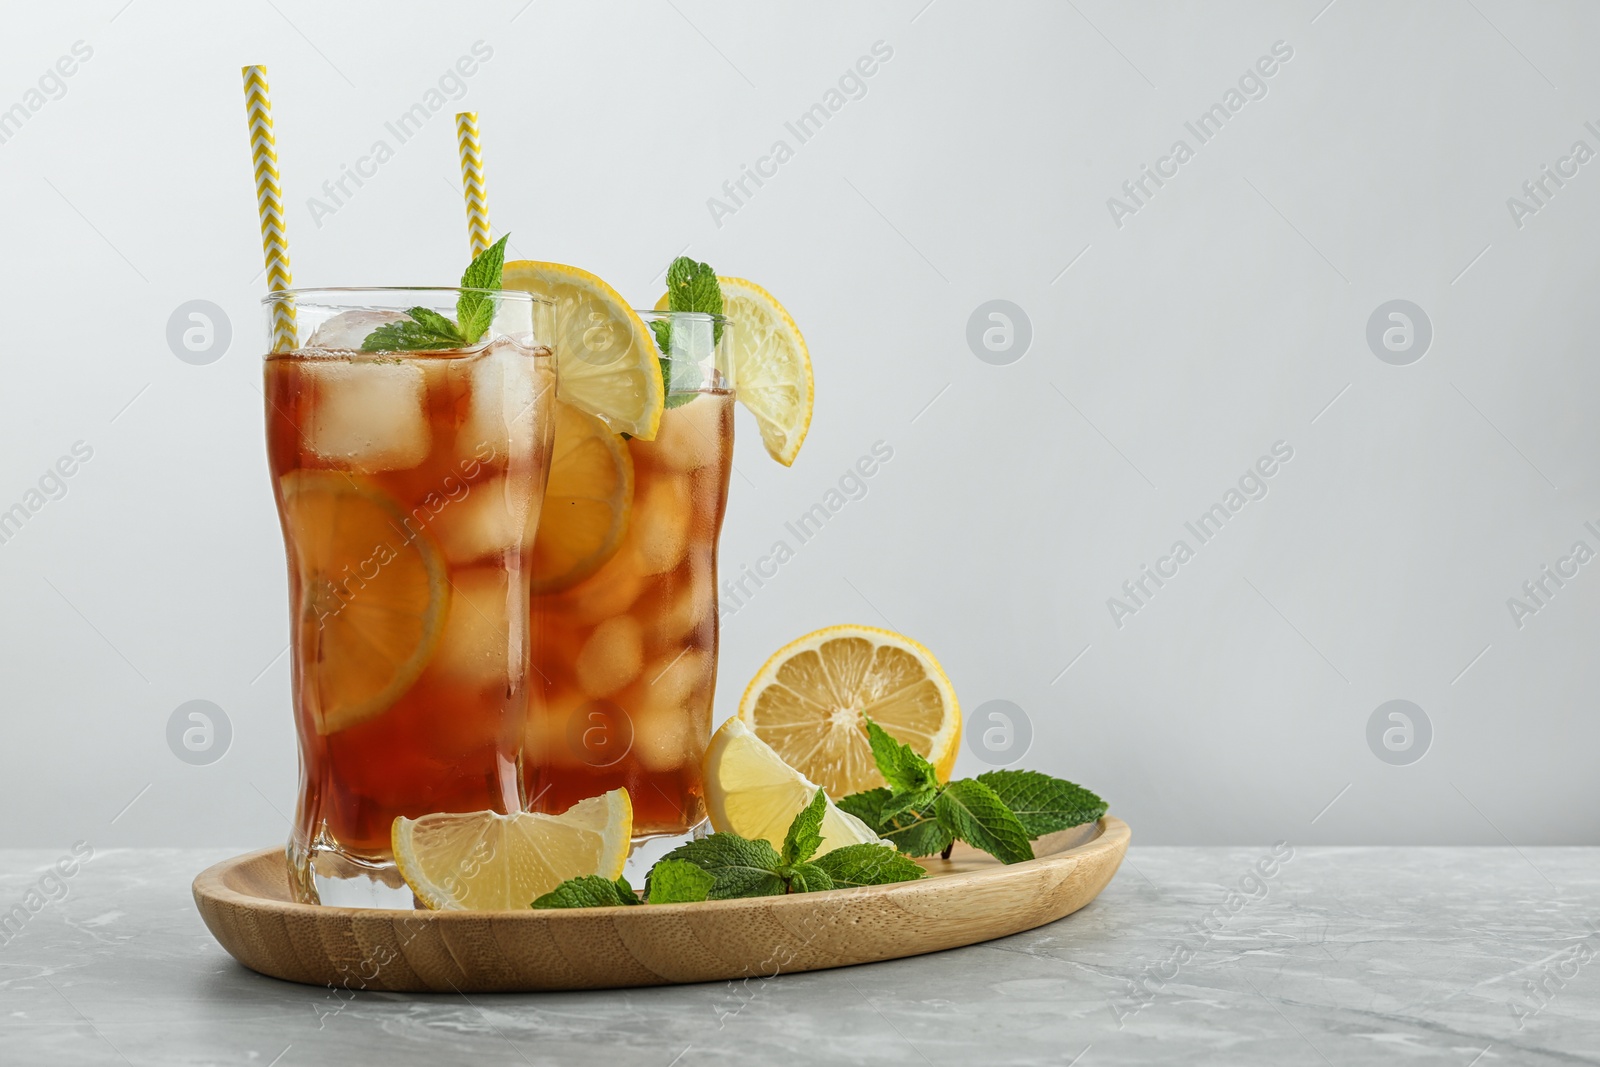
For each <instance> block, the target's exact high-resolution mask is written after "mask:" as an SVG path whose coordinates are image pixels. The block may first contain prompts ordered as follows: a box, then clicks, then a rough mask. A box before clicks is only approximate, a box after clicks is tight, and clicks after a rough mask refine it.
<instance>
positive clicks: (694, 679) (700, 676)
mask: <svg viewBox="0 0 1600 1067" xmlns="http://www.w3.org/2000/svg"><path fill="white" fill-rule="evenodd" d="M643 678H644V682H645V686H644V695H645V699H646V701H647V702H648V703H649V704H650V706H651V707H652V708H653V709H655V710H657V711H660V712H662V713H667V712H681V711H683V709H684V708H686V707H687V706H688V704H689V698H690V697H692V696H693V695H694V693H695V691H696V690H697V689H700V688H702V687H706V686H709V685H710V683H711V681H712V673H711V654H710V653H709V652H706V651H705V650H703V649H698V648H691V649H688V650H686V651H679V652H676V653H673V654H671V655H661V656H657V657H656V658H655V659H654V660H652V661H651V662H650V665H649V667H647V668H646V669H645V671H644V675H643Z"/></svg>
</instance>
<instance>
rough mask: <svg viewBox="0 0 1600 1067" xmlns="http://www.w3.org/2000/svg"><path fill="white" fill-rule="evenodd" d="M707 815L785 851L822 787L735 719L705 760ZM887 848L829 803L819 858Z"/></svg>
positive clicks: (718, 825)
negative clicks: (850, 848) (793, 827)
mask: <svg viewBox="0 0 1600 1067" xmlns="http://www.w3.org/2000/svg"><path fill="white" fill-rule="evenodd" d="M705 788H706V811H707V814H709V815H710V816H711V827H712V829H714V830H722V831H724V832H727V833H734V834H738V835H739V836H740V837H744V838H748V839H750V840H752V841H754V840H755V839H757V838H766V839H767V841H769V842H771V844H772V847H773V848H776V849H781V848H782V847H783V838H784V835H785V834H787V833H788V832H789V824H790V823H791V822H793V821H794V817H795V816H796V815H798V814H800V812H801V810H802V809H803V808H804V807H805V806H806V805H807V804H809V803H811V799H812V798H813V797H815V796H816V795H817V785H816V783H815V782H813V781H811V780H810V779H809V778H807V777H806V776H805V775H803V774H801V773H800V772H799V771H797V770H795V769H794V768H793V767H791V766H789V765H788V764H787V763H785V762H783V760H782V759H780V758H779V757H778V754H777V753H776V752H774V751H773V750H772V748H771V746H769V745H768V744H767V743H766V742H765V741H763V740H761V738H759V737H757V736H756V733H755V731H754V730H752V729H750V727H749V725H748V724H747V723H745V722H744V720H742V719H729V720H728V721H727V722H725V723H723V724H722V727H721V729H719V730H718V731H717V732H716V733H715V734H712V735H711V744H710V746H709V747H708V748H707V749H706V758H705ZM876 844H885V845H889V846H890V847H891V848H892V847H893V842H890V841H882V840H880V839H879V837H878V835H877V834H875V833H873V832H872V829H871V827H869V826H868V825H867V824H866V823H864V822H862V821H861V820H860V819H858V818H856V817H855V816H854V815H851V814H850V813H849V812H845V811H840V810H839V809H838V808H836V807H834V805H833V801H832V800H830V801H828V807H827V810H826V811H825V812H824V813H823V816H822V847H821V848H819V849H817V855H819V856H820V855H822V854H823V853H824V852H832V851H833V850H834V849H836V848H843V847H844V846H845V845H876Z"/></svg>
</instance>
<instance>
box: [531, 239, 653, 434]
mask: <svg viewBox="0 0 1600 1067" xmlns="http://www.w3.org/2000/svg"><path fill="white" fill-rule="evenodd" d="M503 284H504V285H505V287H506V288H507V289H520V290H522V291H523V292H526V293H532V294H533V295H534V296H538V297H543V298H544V299H546V300H549V301H551V302H553V303H554V304H555V306H556V321H555V331H556V332H555V338H554V343H553V344H552V345H551V347H552V348H553V349H554V350H555V354H556V375H557V380H556V395H557V396H559V397H561V398H562V399H563V400H565V401H566V402H567V403H569V404H572V405H574V406H575V407H578V408H582V409H583V410H584V411H587V412H589V414H591V415H598V416H600V417H601V418H602V419H604V420H606V422H607V423H608V424H610V426H611V428H612V429H614V430H617V431H618V432H620V433H628V434H632V435H633V436H635V437H638V438H642V439H643V440H646V441H649V440H651V439H653V438H654V437H655V435H656V428H657V427H658V426H659V425H660V424H661V408H662V404H663V403H664V401H665V398H666V394H665V386H664V385H663V384H662V381H661V359H660V357H659V356H658V355H657V354H656V345H655V341H654V340H653V339H652V338H651V336H650V331H649V330H648V329H647V328H646V327H645V324H644V320H643V319H641V318H640V317H639V316H638V315H637V314H635V313H634V311H633V309H632V308H630V307H628V304H627V301H625V300H623V299H622V297H621V296H619V295H618V294H617V291H616V290H615V289H613V288H611V286H609V285H607V284H606V283H605V282H604V281H602V280H601V279H599V278H597V277H595V276H594V275H593V274H590V273H589V272H588V271H586V270H580V269H579V268H577V267H569V266H566V265H565V264H562V263H540V262H537V261H535V260H529V259H519V260H514V261H513V262H511V263H507V264H506V266H505V274H504V276H503Z"/></svg>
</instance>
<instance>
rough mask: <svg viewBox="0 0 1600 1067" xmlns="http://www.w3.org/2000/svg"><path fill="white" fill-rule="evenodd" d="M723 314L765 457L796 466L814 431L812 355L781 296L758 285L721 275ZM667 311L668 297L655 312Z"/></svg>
mask: <svg viewBox="0 0 1600 1067" xmlns="http://www.w3.org/2000/svg"><path fill="white" fill-rule="evenodd" d="M717 282H718V283H719V284H720V285H721V286H722V313H723V314H724V315H726V316H727V317H728V318H730V319H732V320H733V324H734V328H733V342H732V346H731V348H730V352H731V356H732V361H733V384H734V392H735V395H736V396H737V397H738V398H739V403H741V404H743V405H744V406H745V407H746V408H747V409H749V411H750V414H752V415H754V416H755V417H756V425H757V426H758V427H759V428H760V429H761V441H762V443H763V444H764V445H766V446H767V455H769V456H771V457H772V458H773V459H775V460H777V461H778V462H779V463H782V464H783V465H784V466H785V467H788V466H791V465H792V464H793V463H794V460H795V457H796V456H798V455H799V454H800V446H801V444H803V443H804V442H805V439H806V431H807V430H809V429H811V404H812V401H813V399H814V397H815V393H816V390H815V388H814V387H813V385H812V381H811V353H810V352H809V351H808V350H807V349H806V340H805V338H804V337H802V336H800V327H798V326H796V325H795V322H794V318H793V316H791V315H790V314H789V312H788V311H786V310H785V309H784V306H783V305H782V304H780V303H778V299H777V297H775V296H773V295H772V294H771V293H769V292H767V291H766V290H765V289H763V288H761V286H759V285H757V284H756V283H755V282H752V281H746V280H745V279H743V278H724V277H722V276H721V275H718V276H717ZM666 307H667V295H666V294H665V293H663V294H662V295H661V299H660V300H657V301H656V310H657V311H664V310H666Z"/></svg>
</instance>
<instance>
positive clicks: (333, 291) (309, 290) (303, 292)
mask: <svg viewBox="0 0 1600 1067" xmlns="http://www.w3.org/2000/svg"><path fill="white" fill-rule="evenodd" d="M351 293H481V294H482V295H484V296H500V297H510V298H511V299H512V300H514V301H518V302H521V301H527V302H528V303H529V304H544V305H545V306H546V307H554V306H555V301H553V300H546V299H545V298H544V297H542V296H534V295H533V294H532V293H528V292H524V291H523V290H521V289H478V288H475V287H472V286H462V285H316V286H306V287H304V288H298V289H274V290H273V291H272V292H270V293H268V294H267V295H266V296H264V297H262V298H261V303H262V304H263V305H269V304H275V303H279V302H281V301H283V300H285V299H291V298H292V299H302V300H305V298H306V297H309V296H312V295H315V294H328V295H348V294H351ZM305 302H306V303H317V301H315V300H305Z"/></svg>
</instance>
